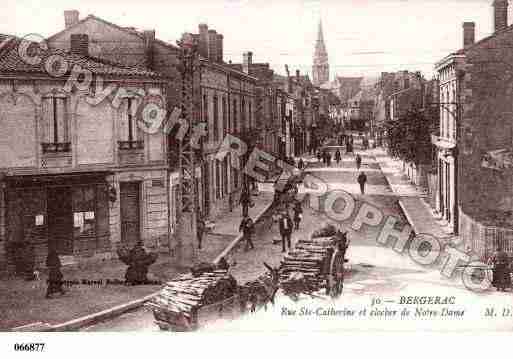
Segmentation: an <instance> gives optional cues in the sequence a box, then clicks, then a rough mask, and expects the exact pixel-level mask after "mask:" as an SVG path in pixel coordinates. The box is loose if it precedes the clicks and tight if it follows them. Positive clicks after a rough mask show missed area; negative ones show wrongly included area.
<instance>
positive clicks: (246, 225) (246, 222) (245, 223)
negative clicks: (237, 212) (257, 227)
mask: <svg viewBox="0 0 513 359" xmlns="http://www.w3.org/2000/svg"><path fill="white" fill-rule="evenodd" d="M239 232H242V239H245V240H246V250H248V247H250V248H251V249H254V248H255V246H254V245H253V240H252V238H251V236H252V235H253V232H254V224H253V220H252V219H251V218H249V216H248V215H247V214H246V215H245V216H244V218H242V221H241V222H240V226H239Z"/></svg>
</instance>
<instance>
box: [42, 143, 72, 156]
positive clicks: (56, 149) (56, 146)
mask: <svg viewBox="0 0 513 359" xmlns="http://www.w3.org/2000/svg"><path fill="white" fill-rule="evenodd" d="M41 146H42V148H43V153H45V154H46V153H66V152H71V142H59V143H47V142H45V143H41Z"/></svg>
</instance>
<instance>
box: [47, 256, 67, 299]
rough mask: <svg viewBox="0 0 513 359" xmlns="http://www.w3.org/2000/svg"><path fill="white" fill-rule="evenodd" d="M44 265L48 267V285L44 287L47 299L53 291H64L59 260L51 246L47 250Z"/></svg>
mask: <svg viewBox="0 0 513 359" xmlns="http://www.w3.org/2000/svg"><path fill="white" fill-rule="evenodd" d="M46 267H47V268H48V287H47V289H46V298H47V299H49V298H50V297H51V295H52V294H53V293H61V294H64V293H66V292H65V291H64V289H63V288H62V272H61V260H60V259H59V255H58V254H57V251H56V250H55V249H54V248H51V249H49V251H48V256H47V257H46Z"/></svg>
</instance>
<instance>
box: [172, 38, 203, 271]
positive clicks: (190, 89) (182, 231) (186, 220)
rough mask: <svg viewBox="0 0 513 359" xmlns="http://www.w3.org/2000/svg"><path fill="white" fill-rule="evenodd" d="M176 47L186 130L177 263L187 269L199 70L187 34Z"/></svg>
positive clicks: (194, 203) (194, 199)
mask: <svg viewBox="0 0 513 359" xmlns="http://www.w3.org/2000/svg"><path fill="white" fill-rule="evenodd" d="M178 45H179V46H180V62H181V63H180V66H179V68H180V70H181V75H182V98H181V108H182V119H183V120H184V121H185V123H186V124H187V126H188V128H187V131H186V134H185V136H184V137H183V138H182V139H181V141H180V142H179V150H178V152H179V157H178V158H179V159H178V161H179V162H178V165H179V177H178V178H179V189H180V190H179V198H178V203H179V209H180V210H179V213H178V236H177V237H178V243H177V251H178V261H179V264H180V265H181V266H190V265H191V264H194V263H195V262H196V260H197V251H196V246H197V243H196V241H197V236H196V233H197V228H196V227H197V215H198V213H197V211H198V205H199V203H198V188H197V186H196V158H195V157H196V152H197V151H198V150H199V149H198V148H195V147H196V146H195V144H194V143H193V141H192V140H193V136H192V135H193V129H194V128H195V126H197V125H198V123H199V116H198V111H197V106H196V104H195V74H196V73H197V71H198V70H199V57H198V44H197V42H196V41H195V39H194V37H193V36H192V35H191V34H184V35H183V37H182V40H181V41H179V42H178Z"/></svg>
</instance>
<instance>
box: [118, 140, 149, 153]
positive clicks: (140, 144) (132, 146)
mask: <svg viewBox="0 0 513 359" xmlns="http://www.w3.org/2000/svg"><path fill="white" fill-rule="evenodd" d="M118 146H119V147H118V148H119V149H120V150H121V151H125V150H127V151H128V150H142V149H144V141H118Z"/></svg>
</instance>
